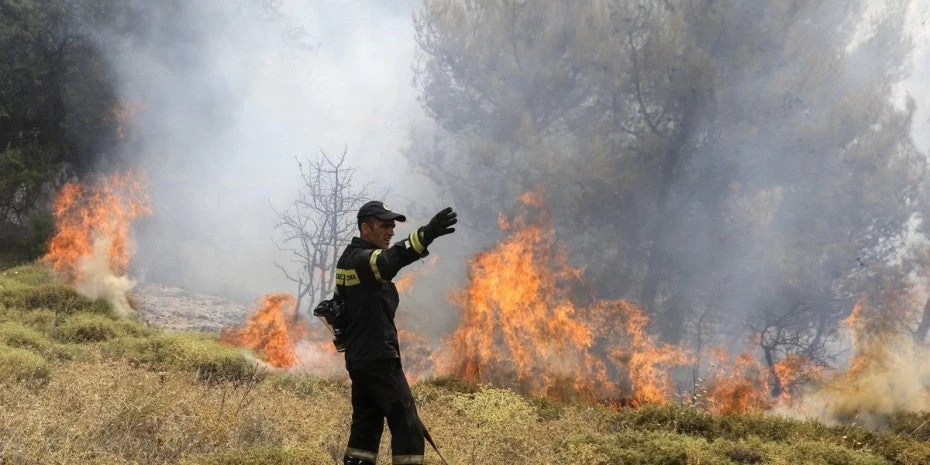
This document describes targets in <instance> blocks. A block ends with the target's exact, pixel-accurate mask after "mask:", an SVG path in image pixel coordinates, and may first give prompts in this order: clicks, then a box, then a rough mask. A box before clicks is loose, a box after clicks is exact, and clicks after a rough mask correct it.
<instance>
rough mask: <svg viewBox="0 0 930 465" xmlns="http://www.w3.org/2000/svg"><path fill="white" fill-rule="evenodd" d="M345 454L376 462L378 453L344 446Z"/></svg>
mask: <svg viewBox="0 0 930 465" xmlns="http://www.w3.org/2000/svg"><path fill="white" fill-rule="evenodd" d="M346 456H348V457H355V458H358V459H365V460H371V461H372V462H377V461H378V454H377V453H375V452H371V451H367V450H361V449H353V448H351V447H348V448H346ZM419 463H423V462H419Z"/></svg>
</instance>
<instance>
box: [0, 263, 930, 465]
mask: <svg viewBox="0 0 930 465" xmlns="http://www.w3.org/2000/svg"><path fill="white" fill-rule="evenodd" d="M14 271H17V272H16V273H15V274H14V273H10V272H5V273H0V463H3V464H63V465H64V464H163V463H177V464H182V465H233V464H243V465H244V464H255V465H258V464H320V465H324V464H326V465H328V464H333V463H338V461H339V459H340V457H341V455H342V451H343V448H344V446H345V441H346V439H347V435H348V423H349V416H350V413H351V412H350V410H351V409H350V405H349V388H348V386H347V385H345V384H344V383H333V382H328V381H324V380H322V379H320V378H318V377H315V376H313V375H309V374H305V375H300V374H283V373H269V372H267V371H265V370H264V369H261V368H259V367H257V366H256V365H255V364H254V363H252V362H251V361H250V360H251V358H250V357H249V356H246V355H244V354H242V353H241V352H239V351H237V350H235V349H231V348H227V347H222V346H219V345H218V344H217V343H216V342H215V340H214V338H213V337H211V336H209V335H196V334H165V333H161V332H159V331H155V330H152V329H151V328H146V327H144V326H142V325H141V324H140V323H138V322H132V321H125V320H118V319H116V318H115V317H114V316H113V315H112V312H109V311H107V309H106V308H101V307H100V304H99V303H94V302H87V301H86V300H81V299H78V298H75V297H74V296H73V295H72V294H71V293H69V290H67V289H64V288H61V287H59V286H56V285H54V284H52V283H51V282H50V281H49V279H48V277H47V275H45V274H43V272H42V271H41V270H40V269H38V268H36V267H25V268H17V269H15V270H14ZM45 292H48V293H51V294H53V295H51V296H50V295H46V294H45ZM25 296H29V298H28V299H27V298H26V297H25ZM30 299H31V300H30ZM28 302H41V303H42V305H41V306H39V307H30V306H28V305H26V304H27V303H28ZM414 395H415V397H416V399H417V405H418V406H419V409H420V413H421V416H422V418H423V420H424V423H425V424H426V425H427V426H429V427H430V430H431V432H432V435H433V437H434V438H435V439H436V440H437V441H438V443H439V445H440V447H441V448H442V451H443V454H444V455H445V456H446V458H447V459H448V460H449V462H450V463H451V464H455V465H479V464H482V465H483V464H496V463H507V464H566V465H568V464H585V465H609V464H645V465H649V464H663V465H666V464H671V465H675V464H680V465H697V464H702V465H708V464H710V465H714V464H794V463H806V464H823V465H828V464H829V465H839V464H861V465H872V464H901V465H918V464H923V465H925V464H927V463H930V444H928V443H927V442H926V439H927V438H928V437H930V426H927V425H928V423H930V420H928V416H927V414H919V415H901V416H898V417H895V418H893V419H891V420H890V421H889V424H888V429H887V431H886V432H884V433H875V432H869V431H866V430H863V429H862V428H858V427H856V426H844V427H827V426H824V425H822V424H819V423H815V422H801V421H796V420H787V419H781V418H776V417H771V416H752V415H733V416H715V415H710V414H707V413H706V412H703V411H700V410H696V409H693V408H685V407H680V406H665V407H647V408H640V409H628V410H624V411H622V412H615V411H612V410H609V409H607V408H603V407H599V406H592V405H584V404H570V403H561V402H554V401H546V400H542V399H530V398H527V397H524V396H520V395H518V394H515V393H514V392H511V391H508V390H503V389H495V388H491V387H488V386H476V385H473V384H469V383H464V382H462V381H460V380H456V379H450V378H442V379H437V380H432V381H426V382H423V383H420V384H419V385H417V386H415V387H414ZM389 440H390V437H389V434H385V437H384V440H383V442H382V449H381V451H382V453H381V456H380V458H379V463H381V464H387V463H390V448H389ZM427 463H432V464H436V463H439V460H438V457H437V456H436V455H435V453H433V452H432V451H431V450H427Z"/></svg>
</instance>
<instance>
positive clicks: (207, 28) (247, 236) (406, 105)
mask: <svg viewBox="0 0 930 465" xmlns="http://www.w3.org/2000/svg"><path fill="white" fill-rule="evenodd" d="M181 3H187V4H186V5H184V6H183V7H182V8H184V10H183V11H181V12H179V17H180V18H182V19H183V21H185V22H186V24H188V25H189V26H190V30H192V31H194V32H193V33H192V34H191V36H190V37H183V38H179V37H174V36H172V34H171V33H170V32H164V33H162V35H159V33H158V32H157V31H158V27H157V26H158V21H159V20H158V19H153V20H152V21H153V24H155V26H156V27H155V28H154V30H155V31H156V32H154V33H153V34H152V40H146V41H138V42H136V43H132V44H130V47H129V53H124V54H121V55H119V56H118V57H116V58H115V59H114V61H113V63H114V64H115V72H116V73H117V76H118V79H119V82H120V92H121V94H122V95H123V96H124V98H125V99H127V100H128V101H132V102H137V103H140V104H141V106H142V108H143V109H142V111H140V112H139V113H138V115H137V123H138V124H139V126H140V128H141V130H140V139H139V140H140V144H139V145H140V150H139V152H140V153H139V154H138V155H137V156H138V157H139V164H140V165H141V166H142V167H143V170H144V171H145V172H146V173H147V174H148V176H149V177H150V178H151V181H152V197H153V199H152V200H153V204H154V210H155V211H154V215H153V216H152V217H150V218H148V219H146V220H144V221H142V222H141V223H140V224H139V227H138V228H137V233H138V241H139V244H138V245H139V246H138V250H139V252H138V255H137V260H136V263H135V270H134V272H135V273H136V274H137V275H139V276H140V277H141V278H143V279H149V280H153V281H159V282H164V283H168V284H175V285H184V286H185V287H189V288H191V289H193V290H197V291H201V292H209V293H215V294H220V295H226V296H230V297H234V298H236V299H237V300H240V301H244V302H247V301H251V300H254V299H256V298H257V297H259V296H261V295H262V294H265V293H268V292H273V291H293V286H292V285H291V284H290V283H289V282H287V281H286V280H285V279H284V278H283V276H282V274H281V272H280V271H279V270H278V269H277V268H276V267H275V266H274V264H275V262H278V263H282V264H286V261H287V256H286V255H284V254H282V253H281V252H279V251H278V250H277V249H276V247H275V246H274V244H273V243H272V241H271V237H272V235H273V231H272V226H273V223H274V215H273V214H272V211H271V206H272V205H273V206H275V207H276V208H281V209H285V208H287V207H288V204H289V202H290V201H292V200H293V199H294V198H295V196H296V192H297V188H298V186H299V183H300V179H299V176H298V173H297V169H296V162H295V157H297V158H306V157H315V156H316V154H317V152H318V150H319V149H320V148H323V149H325V150H327V151H328V152H330V153H337V152H339V151H341V150H342V148H343V147H347V148H348V151H349V155H350V163H351V164H352V165H353V166H355V167H357V168H358V169H359V172H358V174H357V178H356V179H357V180H359V181H364V180H371V181H372V182H373V183H374V184H373V186H372V189H371V191H372V193H373V194H374V195H376V196H380V195H383V194H384V193H385V192H386V191H387V190H388V189H390V193H389V194H388V197H387V199H388V201H389V203H391V204H393V206H394V208H395V209H401V210H408V211H413V212H414V213H413V214H411V215H409V216H410V217H411V218H410V219H411V222H410V223H408V225H402V226H400V227H399V228H398V234H399V235H401V234H404V233H405V232H407V231H409V229H410V227H413V226H416V225H418V224H422V223H425V222H426V221H427V220H428V219H429V218H428V214H427V213H426V212H431V211H433V210H434V209H438V208H440V207H442V206H444V205H443V204H444V202H443V200H442V199H440V198H437V197H436V194H435V192H434V189H433V186H431V184H430V183H429V182H427V181H425V180H424V179H423V178H422V177H420V176H417V175H416V174H415V173H411V171H410V167H409V166H408V165H407V163H406V161H405V160H404V159H403V157H402V156H401V155H400V152H401V150H402V149H403V147H404V146H405V144H407V138H408V134H409V131H410V130H411V128H412V127H423V126H426V125H429V120H428V118H427V117H426V115H425V113H424V112H423V110H422V109H421V108H420V106H419V104H418V103H417V101H416V90H415V89H414V87H413V86H412V78H413V72H412V66H413V64H414V56H415V55H414V54H415V44H414V40H413V25H412V21H411V16H412V12H413V9H414V8H415V6H416V2H415V1H414V0H404V1H383V0H357V1H352V2H345V1H335V0H328V1H312V0H284V1H282V2H281V7H280V13H281V18H279V19H277V20H272V21H262V20H255V18H254V15H253V14H250V13H248V12H246V13H245V14H228V15H225V16H223V17H219V18H218V17H217V16H216V15H215V14H214V13H215V11H211V10H210V9H209V7H208V6H204V4H209V3H215V4H218V5H225V4H224V3H223V2H219V1H215V2H181ZM138 5H139V6H138V8H140V9H143V10H146V11H149V12H150V13H151V14H150V15H148V17H150V18H161V17H164V16H165V15H163V14H160V13H163V12H159V11H158V9H159V8H163V6H160V5H152V4H147V3H146V2H142V1H140V2H138ZM220 8H224V7H223V6H221V7H220ZM913 10H914V14H912V15H911V18H912V19H913V21H912V29H913V32H914V35H915V41H916V45H917V50H916V51H915V53H914V56H913V58H914V67H913V70H914V75H913V76H912V77H911V79H909V80H908V81H907V82H905V83H903V85H902V89H904V90H906V91H907V92H909V93H910V94H911V95H912V96H913V97H914V98H915V99H917V101H918V106H919V108H920V110H919V111H920V112H919V114H918V116H917V118H916V119H915V128H914V130H915V132H914V135H915V139H916V140H917V141H918V143H919V144H920V148H921V149H922V150H923V151H924V152H926V151H927V150H928V148H930V112H928V110H927V108H930V84H928V80H927V79H926V78H925V76H928V75H930V52H928V51H930V24H928V10H930V1H928V0H914V6H913ZM155 13H159V14H155ZM295 29H301V30H303V31H304V32H305V34H304V35H303V38H302V39H301V40H300V41H297V40H295V39H294V37H293V34H290V31H293V30H295ZM120 39H121V38H119V37H115V38H114V40H120ZM300 44H304V45H306V46H305V47H300V46H298V45H300ZM411 209H412V210H411ZM461 239H462V241H460V242H459V243H462V244H464V243H467V242H466V241H465V240H464V238H461ZM459 243H456V245H454V246H453V245H450V246H449V247H447V248H446V249H445V250H444V253H445V255H446V256H447V257H451V258H448V259H447V260H444V262H445V263H444V265H443V266H444V267H445V268H446V271H445V272H446V273H449V274H450V275H454V276H455V280H460V279H461V275H462V274H463V273H464V269H465V262H464V260H463V258H464V256H465V255H467V254H469V253H471V252H473V251H471V250H467V247H460V246H459V245H458V244H459ZM439 253H443V250H439ZM441 292H445V290H442V291H439V290H435V289H434V290H433V293H434V294H435V293H439V294H441Z"/></svg>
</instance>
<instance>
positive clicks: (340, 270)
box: [336, 230, 429, 361]
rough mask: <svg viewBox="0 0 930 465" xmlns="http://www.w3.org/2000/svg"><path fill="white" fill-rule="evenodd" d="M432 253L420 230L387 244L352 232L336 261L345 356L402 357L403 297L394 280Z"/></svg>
mask: <svg viewBox="0 0 930 465" xmlns="http://www.w3.org/2000/svg"><path fill="white" fill-rule="evenodd" d="M428 254H429V251H428V250H426V248H425V247H424V246H423V245H422V242H421V241H420V232H419V230H417V231H414V232H413V233H411V234H410V236H408V237H407V238H406V239H404V240H402V241H399V242H397V243H395V244H394V245H392V246H391V247H390V248H388V249H379V248H377V247H375V246H374V245H372V244H370V243H368V242H366V241H363V240H362V239H360V238H358V237H354V238H352V242H351V243H350V244H349V245H348V246H347V247H346V249H345V250H344V251H343V252H342V256H341V257H340V258H339V262H338V264H337V265H336V267H337V269H336V290H337V292H338V293H339V295H340V296H342V298H343V300H344V301H345V304H346V306H345V316H344V318H345V331H346V352H345V355H346V361H350V360H372V359H378V358H399V357H400V344H399V343H398V341H397V327H396V326H395V325H394V314H395V313H396V312H397V305H398V303H399V302H400V297H399V296H398V294H397V288H396V287H394V283H393V282H391V280H392V279H393V278H394V276H396V275H397V272H398V271H400V269H401V268H403V267H405V266H407V265H409V264H411V263H413V262H415V261H416V260H417V259H419V258H421V257H425V256H427V255H428Z"/></svg>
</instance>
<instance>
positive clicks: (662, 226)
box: [640, 91, 698, 343]
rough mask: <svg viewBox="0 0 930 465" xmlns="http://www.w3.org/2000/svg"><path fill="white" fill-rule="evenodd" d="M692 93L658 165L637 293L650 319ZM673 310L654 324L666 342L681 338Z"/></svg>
mask: <svg viewBox="0 0 930 465" xmlns="http://www.w3.org/2000/svg"><path fill="white" fill-rule="evenodd" d="M695 94H696V91H692V93H691V95H690V96H688V97H687V98H685V99H683V100H682V105H683V106H684V113H683V115H682V118H681V126H680V128H679V130H678V132H677V134H675V137H674V139H673V140H672V141H671V143H670V144H669V147H668V150H667V151H666V155H665V163H664V164H663V165H662V177H661V178H660V181H659V182H660V185H659V192H658V195H657V196H656V219H655V221H654V222H653V227H652V231H651V233H650V237H652V238H653V243H652V247H651V248H650V249H651V250H650V251H649V262H648V264H647V269H646V279H645V280H644V281H643V290H642V293H641V294H640V302H641V303H642V305H643V306H644V307H645V309H646V313H647V314H648V315H650V317H652V318H654V319H655V318H656V317H657V316H658V308H656V307H657V305H656V297H657V296H658V290H659V284H660V283H661V282H662V281H663V280H664V278H665V275H666V266H665V265H666V261H667V258H668V256H667V254H668V240H667V236H668V233H669V229H671V223H672V222H671V218H669V213H670V211H671V205H670V202H669V194H670V193H671V189H672V185H673V184H674V182H675V169H676V168H677V167H678V165H679V162H680V161H681V160H682V159H683V158H684V156H683V155H684V150H685V143H686V142H687V140H688V136H689V135H690V133H691V128H692V126H693V124H694V119H695V115H696V113H697V106H698V102H697V97H696V95H695ZM674 307H675V308H669V311H668V312H666V313H665V315H663V318H662V320H661V321H656V323H657V324H658V327H659V328H661V331H662V334H661V336H662V339H663V340H664V341H666V342H670V343H677V342H679V340H680V339H681V327H682V324H681V321H680V320H681V319H682V318H684V308H683V306H674ZM654 321H655V320H654ZM676 328H677V329H676Z"/></svg>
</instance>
